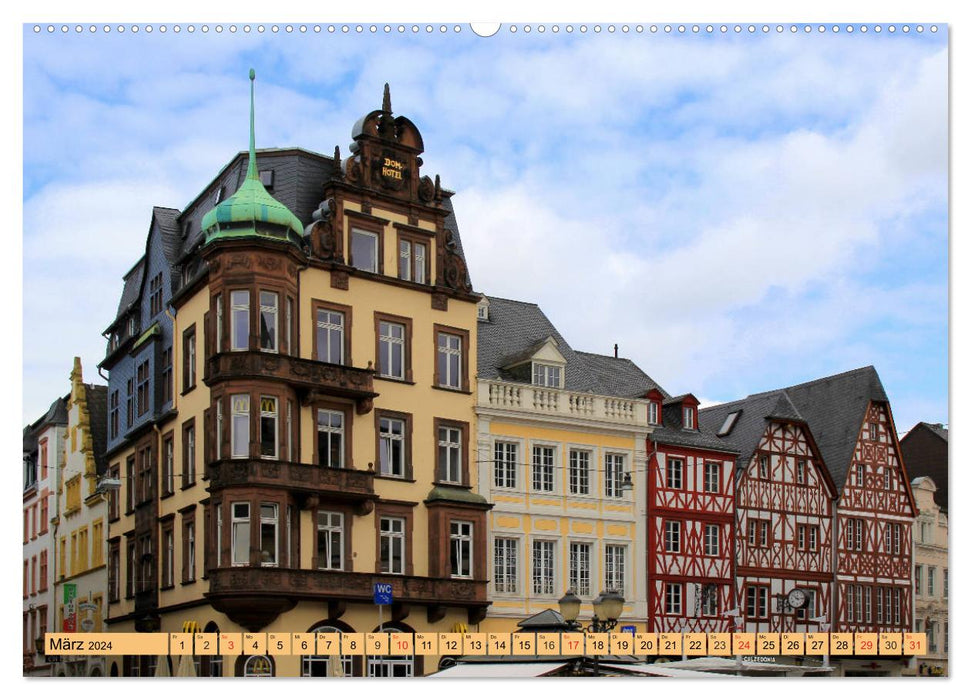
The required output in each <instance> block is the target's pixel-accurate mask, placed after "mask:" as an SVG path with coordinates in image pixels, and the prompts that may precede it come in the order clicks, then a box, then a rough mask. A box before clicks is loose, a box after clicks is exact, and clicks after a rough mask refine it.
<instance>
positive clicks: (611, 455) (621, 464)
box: [604, 452, 627, 498]
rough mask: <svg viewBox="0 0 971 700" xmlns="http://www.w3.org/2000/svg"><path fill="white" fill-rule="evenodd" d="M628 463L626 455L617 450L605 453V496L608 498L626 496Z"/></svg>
mask: <svg viewBox="0 0 971 700" xmlns="http://www.w3.org/2000/svg"><path fill="white" fill-rule="evenodd" d="M626 464H627V456H626V455H622V454H617V453H616V452H608V453H606V454H604V496H606V497H607V498H623V497H624V474H625V473H626Z"/></svg>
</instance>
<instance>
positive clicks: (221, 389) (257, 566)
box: [109, 89, 489, 676]
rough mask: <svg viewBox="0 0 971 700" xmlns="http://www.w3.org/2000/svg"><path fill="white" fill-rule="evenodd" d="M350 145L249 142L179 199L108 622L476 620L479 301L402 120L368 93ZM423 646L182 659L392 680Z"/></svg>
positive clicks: (245, 670) (442, 624) (140, 668)
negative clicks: (165, 366)
mask: <svg viewBox="0 0 971 700" xmlns="http://www.w3.org/2000/svg"><path fill="white" fill-rule="evenodd" d="M353 138H354V143H353V144H352V147H351V155H350V157H348V158H346V159H342V158H341V156H340V153H339V151H336V150H335V154H334V157H333V158H325V157H323V156H319V155H316V154H312V153H309V152H306V151H300V150H298V149H290V150H274V151H260V152H259V153H257V152H256V151H255V147H254V146H253V143H252V140H251V150H250V153H249V155H248V156H247V155H245V154H240V156H238V157H237V158H235V159H234V160H233V161H232V162H231V163H230V164H229V165H227V166H226V168H224V169H223V171H222V172H221V173H220V174H219V176H217V178H216V180H214V181H213V183H211V184H210V185H209V186H207V188H206V190H205V191H204V192H203V193H202V194H201V195H200V196H199V197H198V198H197V199H196V200H195V201H194V202H192V203H190V205H189V206H188V207H187V208H186V210H185V211H183V212H181V213H180V214H179V216H178V220H179V221H180V222H181V228H182V230H189V231H190V233H189V234H188V238H189V239H190V240H189V242H188V243H186V244H185V245H186V247H187V248H188V251H187V252H186V253H185V254H184V255H183V259H182V263H181V265H182V278H181V280H180V283H179V284H178V285H176V286H177V287H178V288H177V289H176V291H175V292H174V293H173V295H172V298H171V301H170V304H169V307H170V314H169V315H170V318H171V324H172V331H171V337H172V338H173V339H174V340H173V343H172V351H171V352H172V355H171V356H165V355H164V351H163V356H165V357H166V359H168V360H169V361H170V362H171V367H172V373H171V381H172V385H173V386H174V395H173V396H172V403H171V408H170V409H168V410H167V411H165V412H164V413H163V414H162V415H160V416H159V418H158V420H156V421H155V423H154V425H153V426H152V427H151V429H149V430H143V431H142V432H141V433H139V434H138V435H137V436H135V437H134V438H133V439H132V440H131V441H130V444H128V445H125V446H124V447H122V448H119V449H116V450H114V451H113V452H111V453H110V462H111V464H112V465H115V467H113V468H114V469H117V470H118V471H119V472H120V473H121V475H122V476H121V481H122V488H121V490H120V491H119V492H118V494H117V496H116V498H117V499H118V504H117V506H115V507H116V508H117V513H116V515H117V519H116V520H114V521H113V522H112V525H111V532H110V538H111V541H112V542H113V545H112V547H113V549H112V551H113V552H114V555H113V556H114V559H113V560H112V561H113V562H114V563H113V567H114V573H113V575H112V581H117V584H115V585H116V586H117V590H116V591H115V598H114V601H115V602H113V603H112V606H111V613H110V620H109V621H110V623H111V630H112V631H122V632H123V631H132V630H142V631H161V632H182V631H184V630H194V631H198V632H204V631H205V632H216V631H219V632H244V631H251V632H255V631H259V632H286V633H293V632H310V631H318V632H321V631H323V632H373V631H377V630H378V629H380V630H382V631H394V630H398V631H402V632H424V631H435V632H445V631H451V630H453V629H456V628H458V626H460V625H463V626H466V627H468V626H471V625H475V624H477V623H478V622H479V621H481V619H482V618H483V617H484V616H485V611H486V608H487V606H488V603H489V600H488V592H487V583H486V580H487V577H488V573H487V565H486V539H487V538H486V516H487V513H488V510H489V504H488V503H487V502H486V501H485V499H483V498H482V497H481V496H478V495H477V494H476V493H475V492H474V490H473V487H474V485H475V484H476V483H477V480H478V473H477V472H478V465H477V464H476V462H475V460H474V458H473V456H472V448H473V446H474V430H475V412H474V394H473V389H474V377H475V371H476V338H475V332H474V331H475V323H476V303H477V301H478V299H479V297H478V295H476V294H475V293H474V292H473V291H472V288H471V284H470V282H469V280H468V275H467V272H466V266H465V262H464V258H463V257H462V253H461V246H460V242H459V240H458V235H457V229H455V224H454V217H453V215H452V212H451V205H450V203H449V201H448V197H449V193H447V192H443V190H442V189H441V186H440V185H439V183H438V179H437V177H436V179H435V180H434V181H433V180H432V179H431V178H429V177H427V176H425V177H422V176H421V175H420V170H419V169H420V165H421V159H420V158H419V154H421V152H422V151H423V149H424V146H423V143H422V140H421V136H420V134H419V133H418V130H417V128H416V127H415V126H414V125H413V124H412V123H411V122H410V121H408V120H407V119H406V118H404V117H400V116H399V117H394V116H393V115H392V112H391V106H390V95H389V93H388V91H387V89H386V92H385V100H384V104H383V105H382V108H381V109H378V110H374V111H372V112H370V113H369V114H368V115H366V116H365V117H363V118H362V119H361V120H360V121H359V122H358V123H357V125H355V127H354V131H353ZM243 172H245V173H246V175H245V178H243V177H242V173H243ZM308 173H309V175H308ZM271 183H272V184H271ZM271 189H272V191H273V195H272V196H271V195H270V193H269V190H271ZM234 190H235V191H234ZM228 192H233V194H231V195H230V196H229V197H226V196H225V195H226V193H228ZM321 195H322V197H323V200H322V201H321ZM308 197H313V198H315V200H314V201H313V202H312V204H311V205H308V204H306V201H307V198H308ZM283 201H285V202H286V204H287V206H286V207H284V206H283V204H282V203H281V202H283ZM213 203H215V206H213ZM301 207H302V208H301ZM291 210H292V211H291ZM294 212H298V213H299V214H300V216H298V215H297V214H296V213H294ZM200 218H201V222H200ZM305 222H309V223H306V225H304V224H305ZM173 228H174V227H173ZM192 231H198V233H196V234H195V235H196V236H198V241H199V242H198V244H197V246H196V247H195V248H192V246H191V238H192V236H193V234H192V233H191V232H192ZM163 233H164V232H163ZM193 261H195V262H193ZM163 336H164V334H163ZM136 379H137V377H136ZM164 390H165V389H164V387H162V391H163V392H164ZM143 455H147V456H144V457H143ZM125 465H130V466H128V467H127V468H126V466H125ZM129 476H130V477H131V478H127V477H129ZM153 562H154V563H153ZM375 584H390V586H391V595H392V598H393V601H392V603H391V604H390V605H383V606H382V607H380V608H379V607H378V606H377V605H376V604H375V603H374V586H375ZM113 662H114V663H115V664H116V669H115V671H116V672H117V673H119V674H121V675H144V674H157V673H159V672H160V671H159V668H158V664H159V663H160V660H159V659H151V658H141V659H140V658H137V657H134V658H126V659H119V658H115V659H113ZM437 662H438V658H437V657H421V656H417V657H412V656H406V657H363V658H362V657H351V656H346V657H343V658H342V659H341V660H340V662H339V663H338V660H337V659H336V658H329V657H327V656H321V657H316V656H309V655H305V656H299V655H296V656H280V657H273V656H270V655H262V654H256V655H250V656H239V655H238V654H236V655H234V654H231V653H224V654H221V655H220V656H218V657H212V658H207V657H197V658H196V659H195V666H194V670H193V672H194V673H196V674H197V675H218V676H260V675H272V676H301V675H304V676H306V675H334V674H343V675H368V676H410V675H422V674H424V673H427V672H430V671H434V670H436V669H437ZM338 666H339V668H338ZM174 670H175V669H174V667H173V668H170V669H168V671H169V672H173V671H174ZM162 672H163V673H164V671H162Z"/></svg>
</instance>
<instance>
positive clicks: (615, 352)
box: [614, 343, 617, 358]
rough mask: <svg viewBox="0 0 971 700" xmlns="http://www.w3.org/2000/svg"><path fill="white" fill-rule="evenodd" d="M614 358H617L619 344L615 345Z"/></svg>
mask: <svg viewBox="0 0 971 700" xmlns="http://www.w3.org/2000/svg"><path fill="white" fill-rule="evenodd" d="M614 357H615V358H616V357H617V343H614Z"/></svg>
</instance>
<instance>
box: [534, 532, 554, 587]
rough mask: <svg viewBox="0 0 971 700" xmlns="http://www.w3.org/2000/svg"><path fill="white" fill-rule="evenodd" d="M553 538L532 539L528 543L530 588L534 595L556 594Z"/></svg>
mask: <svg viewBox="0 0 971 700" xmlns="http://www.w3.org/2000/svg"><path fill="white" fill-rule="evenodd" d="M556 545H557V543H556V541H555V540H542V539H536V540H533V541H532V543H531V545H530V572H531V573H530V577H531V579H532V585H531V587H530V590H531V591H532V593H533V595H534V596H553V595H556V549H557V547H556Z"/></svg>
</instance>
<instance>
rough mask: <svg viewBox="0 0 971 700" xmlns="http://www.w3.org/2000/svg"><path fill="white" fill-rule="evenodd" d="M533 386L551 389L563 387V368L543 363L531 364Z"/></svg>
mask: <svg viewBox="0 0 971 700" xmlns="http://www.w3.org/2000/svg"><path fill="white" fill-rule="evenodd" d="M532 364H533V386H545V387H549V388H551V389H561V388H562V387H563V368H562V367H560V366H559V365H551V364H547V363H544V362H533V363H532Z"/></svg>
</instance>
